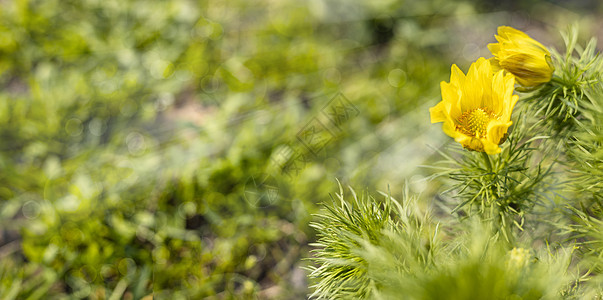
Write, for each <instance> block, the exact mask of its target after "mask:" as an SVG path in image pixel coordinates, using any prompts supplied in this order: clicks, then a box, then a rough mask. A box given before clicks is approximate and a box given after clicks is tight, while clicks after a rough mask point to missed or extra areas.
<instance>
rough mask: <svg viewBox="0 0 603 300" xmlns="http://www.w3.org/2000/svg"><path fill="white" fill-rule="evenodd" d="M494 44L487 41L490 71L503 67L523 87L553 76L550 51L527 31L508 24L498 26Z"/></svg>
mask: <svg viewBox="0 0 603 300" xmlns="http://www.w3.org/2000/svg"><path fill="white" fill-rule="evenodd" d="M496 40H497V41H498V43H494V44H489V45H488V49H490V52H492V55H494V57H493V58H491V59H490V63H491V64H492V67H493V69H494V71H496V70H497V69H503V70H505V71H507V72H509V73H511V74H513V75H515V79H516V81H517V83H519V84H520V85H522V86H523V87H524V88H533V87H536V86H538V85H541V84H543V83H546V82H549V81H550V80H551V77H552V76H553V71H554V70H555V68H553V65H552V63H551V53H550V52H549V50H547V49H546V48H545V47H544V46H543V45H542V44H541V43H539V42H537V41H536V40H534V39H532V38H531V37H529V36H528V35H527V34H525V33H523V32H521V31H519V30H517V29H515V28H512V27H509V26H500V27H498V35H496Z"/></svg>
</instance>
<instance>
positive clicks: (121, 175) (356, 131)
mask: <svg viewBox="0 0 603 300" xmlns="http://www.w3.org/2000/svg"><path fill="white" fill-rule="evenodd" d="M602 16H603V5H602V4H601V2H600V1H597V0H592V1H587V0H582V1H574V2H572V3H571V4H570V3H566V2H565V1H560V0H559V1H535V0H533V1H500V2H498V3H497V4H492V3H491V2H490V1H485V0H484V1H478V0H475V1H448V0H430V1H409V0H407V1H393V0H379V1H343V0H333V1H326V0H312V1H306V2H299V1H274V0H269V1H263V0H261V1H253V2H252V1H244V0H229V1H207V0H202V1H192V0H190V1H189V0H175V1H134V0H132V1H114V0H108V1H96V0H85V1H71V0H67V1H59V0H47V1H33V0H32V1H29V0H3V1H0V299H151V297H153V296H154V297H155V299H204V298H210V299H213V298H217V299H231V298H237V299H253V298H259V299H303V298H306V297H307V295H308V293H309V291H310V290H309V288H308V286H309V285H310V284H311V283H310V282H308V279H307V277H306V275H307V272H306V271H305V269H304V267H305V266H307V265H308V264H309V262H308V261H307V260H305V258H307V257H309V256H310V255H311V252H310V250H311V249H312V247H311V246H310V244H311V243H312V242H313V241H314V240H315V235H314V232H313V230H312V228H311V227H310V226H309V222H310V221H312V220H313V216H312V214H313V213H316V212H317V211H318V209H319V208H320V205H321V203H322V202H323V201H329V194H330V193H332V192H334V191H336V190H337V180H339V181H340V182H341V183H342V184H345V185H352V186H354V187H356V188H357V189H358V190H361V189H369V190H382V191H387V190H390V191H391V193H392V195H394V196H396V195H399V194H400V193H401V192H402V189H403V184H404V182H406V181H408V182H409V185H410V188H411V190H412V191H413V192H416V193H421V197H423V198H425V199H430V198H432V197H433V195H434V193H435V191H437V190H438V182H435V181H432V182H426V181H425V180H424V178H425V177H426V176H428V175H430V173H429V171H428V170H426V169H421V168H418V166H419V165H421V164H425V163H427V162H429V161H430V159H433V157H435V154H434V152H435V150H433V149H434V148H436V149H437V148H439V147H441V146H442V145H443V144H444V143H446V142H449V139H448V138H447V137H446V136H445V135H444V134H443V133H442V132H441V130H440V127H439V126H436V125H431V124H430V123H429V118H428V108H429V107H430V106H433V105H434V104H436V103H437V102H438V101H439V93H440V90H439V82H440V81H443V80H446V81H448V79H449V70H450V65H451V64H452V63H456V64H458V65H459V66H460V67H461V69H463V70H466V69H467V67H468V66H469V64H470V63H471V62H472V61H474V60H476V59H477V58H478V57H480V56H485V57H489V56H490V55H489V52H488V50H487V48H486V45H487V44H488V43H491V42H494V34H495V32H496V28H497V27H498V26H500V25H510V26H514V27H516V28H518V29H522V30H525V31H526V32H527V33H528V34H530V35H531V36H533V37H534V38H536V39H537V40H539V41H541V42H542V43H543V44H545V45H550V46H552V47H557V48H558V49H561V45H562V43H561V38H560V36H559V33H558V32H559V30H561V29H565V28H566V27H567V25H569V24H571V23H574V22H577V23H579V24H580V29H581V34H582V35H583V37H584V38H588V37H590V36H598V37H599V40H600V41H601V40H603V39H602V38H601V37H602V30H601V28H603V21H602V20H603V18H602ZM600 46H601V42H599V49H600V48H601V47H600Z"/></svg>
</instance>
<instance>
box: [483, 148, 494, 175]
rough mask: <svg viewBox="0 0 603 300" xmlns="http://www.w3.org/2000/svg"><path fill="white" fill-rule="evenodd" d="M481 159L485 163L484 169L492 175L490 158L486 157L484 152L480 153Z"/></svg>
mask: <svg viewBox="0 0 603 300" xmlns="http://www.w3.org/2000/svg"><path fill="white" fill-rule="evenodd" d="M482 158H483V159H484V162H485V163H486V167H488V172H490V173H492V171H493V169H492V163H490V157H489V156H488V154H487V153H486V152H482Z"/></svg>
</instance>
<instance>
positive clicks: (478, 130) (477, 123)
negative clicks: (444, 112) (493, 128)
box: [456, 108, 497, 139]
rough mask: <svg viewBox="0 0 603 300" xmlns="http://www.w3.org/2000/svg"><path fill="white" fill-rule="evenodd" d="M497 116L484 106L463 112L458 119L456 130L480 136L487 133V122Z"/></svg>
mask: <svg viewBox="0 0 603 300" xmlns="http://www.w3.org/2000/svg"><path fill="white" fill-rule="evenodd" d="M496 118H497V116H496V115H495V114H494V113H492V112H491V111H488V110H487V109H484V108H476V109H472V110H469V111H466V112H464V113H463V114H462V115H461V116H460V117H459V119H458V123H459V124H457V125H456V130H458V131H460V132H462V133H464V134H466V135H468V136H472V137H476V138H478V139H479V138H482V137H485V136H486V134H487V129H488V123H490V121H491V120H493V119H496Z"/></svg>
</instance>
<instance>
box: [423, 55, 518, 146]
mask: <svg viewBox="0 0 603 300" xmlns="http://www.w3.org/2000/svg"><path fill="white" fill-rule="evenodd" d="M451 72H452V74H451V75H450V83H447V82H444V81H442V82H441V83H440V87H441V89H442V101H441V102H440V103H438V104H437V105H436V106H434V107H432V108H430V109H429V113H430V115H431V123H439V122H444V124H443V126H442V129H443V131H444V133H446V134H447V135H449V136H450V137H452V138H454V140H455V141H457V142H458V143H460V144H461V145H463V147H465V148H467V149H469V150H475V151H480V152H486V153H487V154H496V153H500V151H501V149H500V147H498V145H500V144H502V143H503V142H504V141H505V139H506V137H507V129H508V128H509V126H511V124H513V122H511V113H512V112H513V107H515V103H517V99H518V98H519V97H518V96H517V95H513V86H514V85H515V80H514V77H513V75H511V74H504V73H503V71H502V70H499V71H498V72H496V73H494V72H493V71H492V67H491V66H490V63H489V62H488V61H487V60H486V59H485V58H483V57H481V58H479V59H478V60H477V61H476V62H474V63H473V64H472V65H471V67H470V68H469V72H467V75H466V76H465V74H463V72H462V71H461V70H460V69H459V68H458V67H457V66H456V65H452V71H451Z"/></svg>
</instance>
